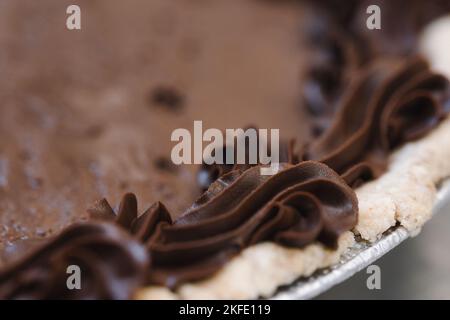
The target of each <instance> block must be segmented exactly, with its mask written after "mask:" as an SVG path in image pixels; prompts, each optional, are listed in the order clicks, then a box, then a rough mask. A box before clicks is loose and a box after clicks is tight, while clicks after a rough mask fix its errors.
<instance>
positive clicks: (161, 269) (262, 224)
mask: <svg viewBox="0 0 450 320" xmlns="http://www.w3.org/2000/svg"><path fill="white" fill-rule="evenodd" d="M259 169H260V168H259V167H253V168H250V169H248V170H246V171H244V172H238V171H232V172H230V173H228V174H226V175H224V176H222V177H221V178H219V179H218V180H217V181H216V182H214V183H213V184H212V185H211V186H210V187H209V188H208V190H207V192H206V193H205V194H204V195H203V196H202V197H201V198H200V199H198V200H197V201H196V202H195V203H194V205H193V206H192V207H191V208H190V209H189V210H187V211H186V212H185V213H184V214H183V215H182V216H181V217H179V218H178V219H176V220H175V221H173V222H171V220H170V216H169V214H168V212H167V210H166V209H165V207H164V206H163V205H162V204H160V203H156V204H155V205H153V206H151V207H150V208H149V209H148V210H146V211H145V212H144V213H143V214H142V215H141V216H139V217H138V215H137V201H136V198H135V196H134V195H132V194H127V195H125V196H124V198H123V200H122V203H121V205H120V209H119V211H118V214H117V218H115V219H116V221H117V223H118V224H119V225H121V226H122V227H125V228H126V229H128V230H130V232H131V233H132V234H134V235H136V236H138V237H139V238H140V240H141V241H143V242H144V243H145V246H146V247H147V249H148V251H149V254H150V257H151V267H150V278H149V282H150V283H156V284H162V285H166V286H168V287H170V288H174V287H176V286H177V285H179V284H180V283H183V282H186V281H194V280H199V279H203V278H205V277H207V276H209V275H212V274H213V273H215V272H216V271H217V270H218V269H219V268H220V267H221V266H222V265H223V264H225V263H226V261H227V260H229V259H230V257H232V256H234V255H236V254H237V253H238V252H240V251H241V250H242V249H243V248H245V247H248V246H250V245H252V244H255V243H258V242H261V241H275V242H277V243H280V244H282V245H284V246H291V247H303V246H306V245H308V244H310V243H312V242H315V241H319V242H321V243H323V244H324V245H325V246H327V247H330V248H335V247H336V245H337V238H338V236H339V235H340V234H342V233H343V232H345V231H348V230H350V229H352V228H353V227H354V226H355V225H356V222H357V212H358V205H357V199H356V196H355V193H354V192H353V190H352V189H351V188H350V187H348V186H347V185H346V183H345V181H344V180H342V179H341V178H340V177H339V176H338V175H337V174H336V173H335V172H334V171H333V170H331V169H330V168H328V167H327V166H326V165H324V164H321V163H318V162H311V161H306V162H302V163H300V164H298V165H295V166H293V165H288V164H286V165H284V168H283V170H282V171H281V172H279V173H278V174H276V175H274V176H272V177H269V176H262V175H260V174H259ZM89 212H90V213H91V214H92V215H94V216H96V217H105V218H107V219H111V218H112V217H115V215H114V213H113V210H112V209H111V207H110V206H109V204H107V202H106V200H102V201H101V202H100V203H99V204H98V205H96V206H95V208H93V209H90V210H89Z"/></svg>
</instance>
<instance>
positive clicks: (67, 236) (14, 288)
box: [0, 223, 148, 299]
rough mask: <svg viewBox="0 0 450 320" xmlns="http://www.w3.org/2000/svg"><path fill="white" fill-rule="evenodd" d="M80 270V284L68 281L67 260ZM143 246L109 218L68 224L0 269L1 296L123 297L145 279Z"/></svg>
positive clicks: (46, 297)
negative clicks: (74, 286) (71, 287)
mask: <svg viewBox="0 0 450 320" xmlns="http://www.w3.org/2000/svg"><path fill="white" fill-rule="evenodd" d="M70 265H77V266H78V267H79V268H80V270H81V289H79V290H78V289H74V290H69V289H68V287H67V285H66V279H67V278H68V276H69V275H68V274H67V273H66V271H67V268H68V266H70ZM147 268H148V257H147V252H146V251H145V250H144V248H142V246H141V245H140V244H139V243H138V242H137V241H135V240H133V239H132V238H131V237H129V236H128V235H127V234H126V233H125V232H123V231H122V230H120V228H117V227H116V226H114V225H113V224H110V223H83V224H76V225H72V226H70V227H68V228H67V229H66V230H64V231H63V232H62V233H61V234H59V235H58V236H57V237H55V238H53V239H50V240H49V241H48V242H47V243H45V244H44V245H41V246H40V247H39V248H38V249H36V250H33V252H32V253H30V254H27V255H26V256H25V257H24V258H23V259H21V260H19V261H17V262H16V263H14V264H12V265H10V266H9V267H8V268H6V269H4V270H2V271H1V272H0V299H126V298H130V297H131V295H132V293H133V292H134V291H135V290H136V289H137V288H138V286H140V285H141V284H142V282H143V279H144V277H145V274H146V272H147Z"/></svg>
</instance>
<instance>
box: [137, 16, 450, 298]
mask: <svg viewBox="0 0 450 320" xmlns="http://www.w3.org/2000/svg"><path fill="white" fill-rule="evenodd" d="M436 33H439V34H438V35H437V34H436ZM425 37H426V39H433V41H432V42H429V41H428V42H427V41H424V43H427V47H426V50H425V51H424V52H425V53H427V54H428V56H429V57H430V59H431V60H432V64H433V65H434V66H436V67H437V68H439V70H440V71H441V72H444V73H445V71H448V73H447V74H446V76H447V77H450V59H449V58H448V57H446V58H445V57H444V58H445V59H447V60H446V61H441V60H439V61H437V60H436V57H437V56H438V57H443V56H442V55H436V54H433V52H435V50H437V49H438V50H441V47H440V46H439V45H437V47H434V48H433V45H434V44H436V43H439V44H442V43H447V45H448V46H450V44H448V41H446V40H445V39H448V38H449V37H450V17H448V18H446V19H445V20H442V19H441V20H440V21H439V22H438V27H434V28H433V27H432V28H429V29H428V30H427V32H426V33H425ZM426 39H425V40H426ZM447 52H448V50H447ZM449 139H450V119H447V120H445V121H444V122H443V123H442V124H441V125H440V126H439V127H438V128H436V129H435V130H434V131H433V132H431V133H430V134H429V135H428V136H426V137H425V138H423V139H421V140H419V141H417V142H413V143H409V144H407V145H405V146H403V147H402V148H400V149H399V150H397V151H396V152H395V153H393V154H392V155H391V157H390V160H389V168H388V171H387V172H386V173H385V174H384V175H383V176H382V177H381V178H379V179H377V180H375V181H372V182H370V183H368V184H366V185H364V186H362V187H361V188H359V189H357V190H356V192H357V196H358V200H359V210H360V212H359V222H358V225H357V226H356V227H355V230H354V232H355V233H356V234H359V235H360V236H361V237H362V238H363V239H366V240H370V241H373V240H376V239H377V238H379V237H380V236H381V235H382V234H383V232H385V231H386V230H387V229H389V228H390V227H391V226H394V225H395V224H396V223H397V222H398V223H400V224H401V225H403V226H404V227H406V229H408V230H409V231H410V232H411V234H416V233H418V231H420V228H421V227H422V226H423V224H424V223H425V222H426V221H427V220H428V219H430V217H431V212H432V208H433V205H434V202H435V199H436V190H437V184H438V183H439V182H441V181H442V180H444V179H445V178H447V177H449V176H450V161H449V159H450V148H449V147H448V145H449V141H448V140H449ZM353 244H354V235H353V234H352V233H351V232H347V233H345V234H343V235H342V236H341V237H340V239H339V247H338V249H337V250H336V251H329V250H327V249H325V248H324V247H323V246H321V245H319V244H313V245H310V246H308V247H306V248H305V249H289V248H284V247H281V246H279V245H277V244H274V243H261V244H257V245H255V246H252V247H250V248H247V249H245V250H244V251H243V252H242V253H241V254H239V255H238V256H236V257H235V258H233V259H232V260H231V261H230V263H228V264H227V265H226V266H225V267H224V268H222V270H220V271H219V272H218V273H217V274H216V275H215V276H214V277H212V278H209V279H207V280H204V281H202V282H198V283H195V284H185V285H183V286H181V287H180V288H179V289H178V290H177V291H176V292H171V291H169V290H168V289H166V288H164V287H148V288H145V289H142V290H141V291H140V292H138V294H137V296H136V298H138V299H225V298H227V299H252V298H258V297H260V296H262V297H268V296H270V295H272V294H273V293H274V292H275V290H276V289H277V288H278V287H279V286H280V285H283V284H289V283H292V282H293V281H294V280H295V279H297V278H298V277H300V276H308V275H310V274H312V273H313V272H314V271H315V270H317V269H319V268H324V267H328V266H330V265H332V264H334V263H336V262H337V261H338V260H339V257H340V256H341V255H342V253H343V252H344V251H345V250H346V249H348V248H349V247H350V246H352V245H353Z"/></svg>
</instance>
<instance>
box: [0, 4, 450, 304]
mask: <svg viewBox="0 0 450 320" xmlns="http://www.w3.org/2000/svg"><path fill="white" fill-rule="evenodd" d="M432 2H433V3H438V1H436V2H434V1H432ZM365 3H366V2H365V1H354V2H352V4H353V5H341V3H340V4H339V5H340V6H341V9H342V10H334V9H332V8H335V5H336V3H335V2H334V1H326V2H325V5H324V6H323V7H322V9H320V11H319V12H321V13H318V14H319V16H320V17H321V18H320V19H315V20H314V21H313V22H314V24H313V25H311V30H312V32H311V33H310V34H309V35H310V37H309V41H310V43H311V46H312V49H313V51H314V50H315V51H316V52H317V53H318V54H315V55H314V56H315V58H314V59H313V61H312V63H311V65H312V68H311V70H310V71H309V72H308V79H307V80H308V81H307V83H306V85H304V88H303V90H302V92H303V98H304V102H305V106H306V108H307V110H309V113H310V115H311V117H312V119H313V120H312V122H314V126H313V130H314V132H313V134H314V136H316V137H318V138H317V139H316V140H314V139H313V140H311V141H307V142H308V143H307V144H306V145H305V146H300V150H301V151H295V150H294V148H293V144H292V143H287V144H286V143H285V144H283V147H282V157H281V159H282V162H283V163H282V168H281V169H282V170H281V171H280V172H279V173H278V174H276V175H274V176H262V175H260V174H259V169H260V167H259V166H258V165H240V166H225V165H212V166H211V165H203V166H202V168H201V170H200V172H201V173H204V174H203V176H206V177H207V179H203V180H202V183H200V185H199V186H198V187H199V189H203V190H204V193H203V195H202V196H201V197H200V198H199V199H198V200H197V201H195V202H194V203H193V205H192V206H191V207H190V208H189V209H187V210H185V211H184V212H183V213H182V214H181V215H180V216H179V217H176V218H174V216H173V215H171V214H170V213H169V211H168V210H167V208H166V207H165V206H164V205H163V204H162V203H160V202H156V203H155V204H153V205H152V206H150V207H149V208H148V209H147V210H145V211H144V212H143V213H142V214H141V215H139V214H138V205H137V199H136V196H135V195H134V194H131V193H127V194H126V195H125V196H124V197H123V199H122V202H121V203H120V206H119V209H118V210H117V213H116V211H115V210H114V209H113V208H112V207H111V205H110V204H109V203H108V202H107V201H106V200H105V199H103V200H101V201H99V202H97V203H96V204H95V205H94V206H93V207H91V208H90V209H88V213H89V215H90V218H91V219H89V221H87V222H84V223H81V224H74V225H72V226H70V227H68V228H67V229H65V230H64V231H62V232H61V233H59V234H57V235H56V236H53V237H50V238H48V239H47V240H46V242H45V243H44V244H42V245H39V246H38V247H37V248H35V249H32V250H31V252H30V253H27V254H26V255H25V256H23V257H22V258H21V259H19V260H17V261H16V262H14V263H12V264H10V265H8V266H7V267H6V268H4V269H2V270H0V298H3V299H20V298H25V299H27V298H33V299H51V298H67V299H78V298H85V299H94V298H105V299H123V298H130V297H132V295H133V293H134V292H135V290H136V289H137V288H138V287H142V286H144V285H149V284H157V285H164V286H167V287H169V288H171V289H176V288H177V287H178V286H179V285H181V284H183V283H186V282H189V281H197V280H203V279H207V278H208V277H209V276H212V275H214V274H215V273H216V272H217V271H218V270H220V268H221V267H223V266H224V265H225V264H226V263H227V262H228V261H229V260H230V259H231V258H232V257H234V256H236V255H237V254H239V253H240V252H241V251H242V250H243V249H245V248H246V247H249V246H251V245H254V244H256V243H260V242H263V241H272V242H275V243H278V244H280V245H282V246H287V247H294V248H303V247H305V246H307V245H309V244H312V243H321V244H322V245H323V246H325V247H327V248H330V249H334V248H336V246H337V239H338V237H339V236H340V235H341V234H342V233H344V232H346V231H349V230H352V228H353V227H354V226H355V225H356V223H357V219H358V203H357V198H356V195H355V192H354V190H353V189H354V188H356V187H357V186H359V185H361V184H362V183H364V182H366V181H369V180H371V179H374V178H376V177H378V176H379V175H380V174H382V173H383V172H384V171H385V169H386V166H387V158H388V156H389V154H390V152H391V151H392V150H394V149H395V148H397V147H398V146H401V145H402V144H404V143H405V142H408V141H412V140H415V139H417V138H420V137H422V136H423V135H425V134H426V133H428V132H429V131H430V130H431V129H432V128H434V127H436V126H437V125H438V123H439V122H440V121H441V120H442V119H443V118H444V117H445V116H446V115H447V113H448V112H449V111H450V103H449V101H450V94H449V92H450V90H449V84H448V81H447V79H445V78H444V77H442V76H440V75H438V74H436V73H434V72H433V71H431V70H430V68H429V66H428V64H427V62H426V61H425V60H424V59H422V58H420V57H413V54H414V50H415V47H416V36H417V32H418V30H419V29H420V27H422V26H423V25H424V24H425V22H427V21H429V20H430V19H431V18H433V17H435V16H436V15H437V14H438V13H440V12H439V10H435V7H432V8H431V9H430V8H429V6H428V5H427V9H426V10H414V12H415V14H412V15H407V16H405V17H402V19H404V20H405V21H404V22H405V23H404V24H402V25H404V26H405V28H406V30H393V31H392V32H390V31H389V32H387V33H388V36H384V35H383V34H381V33H374V34H366V30H362V28H361V27H355V26H357V25H359V24H360V23H359V22H358V21H359V19H360V18H361V15H360V13H359V10H360V9H361V8H362V7H364V6H363V4H365ZM414 3H415V5H417V6H416V7H415V8H420V6H419V5H418V4H417V3H416V2H415V1H414ZM379 4H380V6H382V10H385V9H386V10H389V11H388V12H387V13H388V15H387V16H389V12H391V10H394V9H395V8H396V6H394V5H392V6H391V5H390V4H388V2H387V1H386V2H382V3H381V2H380V3H379ZM396 5H398V3H397V2H396ZM437 7H439V8H447V7H448V4H447V3H443V4H440V5H437ZM324 8H325V9H324ZM330 8H331V9H330ZM443 10H446V9H443ZM319 16H318V17H319ZM417 17H420V19H419V18H417ZM416 18H417V19H416ZM415 21H418V23H417V24H416V23H415ZM388 22H389V28H393V26H394V27H395V25H397V24H395V23H393V24H391V23H390V22H391V21H390V19H388ZM398 37H400V39H401V40H404V41H400V42H397V39H398ZM375 43H382V45H381V46H379V47H377V46H375V45H374V44H375ZM398 43H400V44H401V45H399V46H397V44H398ZM405 57H407V58H405ZM150 100H151V101H150V102H151V103H152V104H154V105H155V106H158V107H166V109H167V107H168V108H169V109H170V110H171V111H174V110H175V109H176V111H177V112H176V114H178V113H179V112H181V111H180V110H181V109H183V107H184V103H186V100H185V99H184V95H182V94H180V93H178V92H177V91H174V90H173V88H171V89H170V90H167V89H163V90H162V89H161V88H159V89H158V90H156V91H155V92H153V95H152V96H151V99H150ZM147 102H148V101H147ZM155 109H157V108H155ZM158 109H164V108H158ZM166 111H167V110H166ZM166 113H167V112H166ZM172 113H173V114H175V112H172ZM224 148H226V146H224ZM283 150H284V151H283ZM69 265H77V266H80V268H81V270H82V273H83V278H82V279H83V282H82V289H81V290H68V289H67V286H66V279H67V272H66V271H67V267H68V266H69Z"/></svg>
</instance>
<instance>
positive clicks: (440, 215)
mask: <svg viewBox="0 0 450 320" xmlns="http://www.w3.org/2000/svg"><path fill="white" fill-rule="evenodd" d="M449 244H450V201H448V199H447V203H446V205H445V206H444V207H443V208H442V210H439V212H436V214H435V216H434V217H433V218H432V219H431V220H430V221H429V222H428V223H427V224H426V225H425V226H424V227H423V229H422V232H421V233H420V234H419V235H418V236H417V237H415V238H412V239H408V240H406V241H404V242H403V243H402V244H401V245H399V246H398V247H397V248H395V249H394V250H392V251H391V252H389V253H388V254H386V255H385V256H384V257H383V258H381V259H380V260H378V261H377V262H376V263H375V264H376V265H378V266H379V267H380V269H381V289H380V290H369V289H367V287H366V281H367V278H368V277H369V276H370V274H367V273H366V269H364V270H362V271H361V272H359V273H357V274H356V275H355V276H353V277H352V278H350V279H349V280H347V281H346V282H344V283H342V284H340V285H338V286H336V287H334V288H332V289H331V290H329V291H328V292H326V293H324V294H322V295H321V296H319V297H318V299H321V300H323V299H351V300H356V299H450V250H449Z"/></svg>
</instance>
